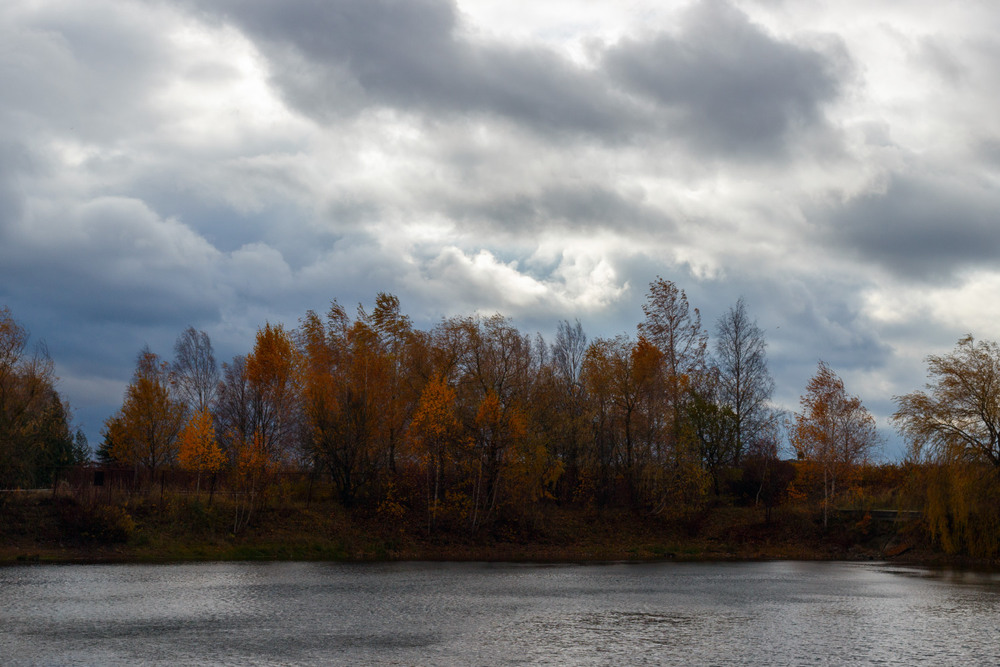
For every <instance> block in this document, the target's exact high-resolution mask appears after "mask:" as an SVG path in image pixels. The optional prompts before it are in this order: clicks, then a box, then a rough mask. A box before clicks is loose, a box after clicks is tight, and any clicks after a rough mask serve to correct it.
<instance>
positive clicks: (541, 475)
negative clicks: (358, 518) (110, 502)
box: [101, 279, 876, 532]
mask: <svg viewBox="0 0 1000 667" xmlns="http://www.w3.org/2000/svg"><path fill="white" fill-rule="evenodd" d="M643 314H644V319H643V321H642V322H641V323H639V325H638V327H637V331H636V333H635V335H634V336H633V335H626V334H622V335H619V336H615V337H613V338H598V339H596V340H588V339H587V336H586V334H585V332H584V330H583V326H582V325H581V324H580V322H579V321H576V322H573V323H570V322H569V321H563V322H561V323H560V324H559V325H558V329H557V332H556V335H555V339H554V340H553V341H552V342H551V343H547V342H545V341H544V340H543V339H542V337H541V336H540V335H536V336H534V337H532V336H529V335H526V334H524V333H522V332H520V331H518V330H517V328H515V327H514V326H513V324H512V323H511V322H510V320H508V319H506V318H504V317H501V316H500V315H494V316H491V317H481V316H474V317H453V318H446V319H443V320H442V321H441V322H440V323H438V324H437V326H435V327H433V328H432V329H430V330H427V331H423V330H419V329H417V328H415V327H414V326H413V325H412V322H411V321H410V319H409V318H408V317H407V316H406V315H404V314H403V313H402V311H401V310H400V304H399V300H398V299H397V298H396V297H394V296H392V295H389V294H379V295H378V296H377V298H376V300H375V305H374V308H373V309H371V311H370V312H369V311H368V310H366V309H365V308H363V307H359V308H358V310H357V312H356V314H354V315H351V314H349V313H348V311H347V310H346V309H344V308H343V307H342V306H341V305H340V304H338V303H336V302H334V303H333V304H332V306H331V308H330V310H329V311H328V312H327V313H326V314H325V315H324V316H320V315H319V314H317V313H315V312H307V313H306V314H305V315H304V316H303V317H302V318H301V320H300V322H299V325H298V326H297V327H296V328H294V329H286V328H285V327H284V326H283V325H281V324H271V323H268V324H266V325H265V326H264V327H263V328H262V329H260V330H259V331H258V332H257V336H256V340H255V342H254V346H253V349H252V350H251V351H250V352H249V354H247V355H246V356H237V357H236V358H234V359H233V360H231V361H230V362H228V363H224V364H222V365H221V369H219V368H218V366H217V364H216V362H215V359H214V355H213V352H212V346H211V341H210V340H209V338H208V336H207V335H206V334H205V333H204V332H198V331H195V330H194V329H193V328H191V329H188V330H187V331H185V332H184V333H183V334H182V335H181V337H180V338H179V339H178V341H177V344H176V346H175V350H174V359H173V361H170V362H167V361H164V360H162V359H160V357H158V356H157V355H156V354H154V353H153V352H152V351H150V350H148V349H146V350H143V351H142V352H141V353H140V354H139V358H138V362H137V365H136V371H135V374H134V377H133V379H132V382H131V383H130V385H129V387H128V389H127V392H126V396H125V400H124V402H123V405H122V408H121V410H120V411H119V412H118V413H117V414H116V415H114V416H112V417H111V418H110V419H108V420H107V422H106V424H105V429H104V435H105V441H104V443H103V445H102V450H101V451H102V453H103V455H104V456H105V457H106V458H108V459H111V460H115V461H118V462H120V463H123V464H127V465H131V466H135V467H136V470H137V471H144V472H145V473H147V474H149V475H150V477H152V476H153V475H155V473H156V471H157V470H158V469H160V468H162V467H164V466H175V465H179V466H181V467H184V468H186V469H188V470H193V471H197V472H199V473H201V474H208V473H212V472H215V471H218V470H223V469H225V470H228V471H230V476H231V479H234V480H235V482H233V483H234V484H235V487H236V488H237V489H239V494H240V497H241V498H244V499H246V503H247V508H246V513H247V516H248V517H249V516H251V515H252V512H253V510H254V507H255V504H257V503H259V502H261V501H262V499H264V498H266V496H267V493H268V480H269V479H271V478H272V477H273V474H274V472H276V471H279V470H282V469H297V470H303V469H304V470H316V471H323V472H324V473H325V474H327V475H328V476H329V478H330V479H332V480H333V483H334V485H335V487H336V493H337V495H338V497H339V500H340V502H341V503H342V504H343V505H344V506H347V507H351V506H356V505H359V504H362V505H368V506H371V507H376V506H377V507H383V508H385V507H395V508H398V510H399V511H412V510H413V509H414V508H419V511H420V512H421V513H422V515H423V516H424V517H425V519H426V524H427V527H428V529H429V530H434V529H435V528H436V527H438V526H442V525H446V526H447V527H448V528H449V529H452V530H454V529H461V530H469V531H473V532H474V531H476V530H477V529H478V528H480V527H481V526H484V525H486V524H490V523H491V522H493V521H494V520H495V519H496V518H497V517H498V516H501V515H502V516H505V517H510V516H515V517H516V516H523V515H524V514H526V513H530V512H531V511H532V509H533V507H535V505H536V503H537V502H539V501H540V500H542V499H550V500H555V501H558V502H563V503H566V502H572V503H593V504H594V505H596V506H599V507H606V506H618V507H628V508H631V509H634V510H636V511H640V512H648V513H657V514H659V513H664V512H674V513H676V512H684V511H688V510H691V509H696V508H699V507H701V506H703V504H704V503H705V502H706V500H707V499H709V498H711V497H718V496H720V495H723V494H728V495H734V494H735V495H742V496H744V497H750V498H753V499H754V501H755V502H761V503H764V504H766V505H768V506H770V505H773V504H774V503H775V502H777V501H778V500H780V498H781V497H782V495H783V494H784V493H785V492H786V490H787V488H788V485H789V483H790V482H791V481H792V477H793V476H794V472H795V471H794V470H793V469H792V468H791V466H789V465H788V464H787V463H782V462H781V461H779V457H778V452H779V448H780V445H781V443H782V439H783V424H784V422H783V415H781V414H780V413H779V412H778V411H777V410H776V409H775V408H774V407H773V406H772V405H771V402H770V399H771V395H772V393H773V390H774V382H773V380H772V378H771V375H770V373H769V371H768V367H767V358H766V340H765V338H764V334H763V331H762V330H761V329H760V328H759V327H758V326H757V324H756V322H755V321H754V320H753V319H752V318H751V316H750V315H749V313H748V312H747V309H746V306H745V304H744V303H743V301H742V300H740V301H738V302H737V303H736V304H735V305H733V306H732V307H731V308H730V309H729V310H728V311H727V312H726V313H725V315H723V316H722V317H721V318H720V319H719V320H718V322H716V324H715V329H714V340H710V336H709V333H708V332H707V331H706V330H705V328H704V327H703V326H702V323H701V318H700V314H699V311H698V310H697V309H696V308H692V307H691V306H690V304H689V303H688V299H687V296H686V295H685V293H684V291H683V290H681V289H679V288H678V287H677V286H676V285H675V284H674V283H672V282H670V281H667V280H663V279H657V280H656V281H655V282H653V283H652V284H651V285H650V289H649V292H648V295H647V299H646V302H645V304H644V305H643ZM710 343H711V344H710ZM817 378H818V379H817V381H816V383H817V385H816V387H814V388H813V389H812V390H811V394H810V395H812V396H813V398H812V399H811V401H812V402H811V403H810V404H809V406H807V407H808V410H806V411H804V412H803V414H802V415H798V416H797V421H796V424H797V426H796V430H795V443H796V447H797V449H798V451H799V454H800V457H801V458H803V459H810V460H815V461H816V462H817V465H818V466H819V468H818V469H820V470H821V471H822V479H823V480H824V486H823V497H824V498H828V497H829V496H830V495H831V494H833V493H834V492H835V491H836V486H835V484H836V480H837V479H838V474H839V473H842V472H843V470H844V469H845V466H846V467H851V466H855V465H857V464H858V463H861V462H863V461H865V460H866V457H867V454H868V452H869V451H870V449H871V447H872V446H873V445H874V444H875V442H876V436H875V431H874V426H873V421H872V420H871V419H870V416H869V415H868V414H867V412H866V411H864V410H863V408H862V407H861V406H860V401H858V400H857V399H852V398H851V397H849V396H848V395H847V394H846V392H845V391H844V389H843V384H842V383H841V382H840V380H839V378H837V377H836V375H835V374H833V372H832V371H831V370H830V369H829V368H828V367H826V366H825V365H821V367H820V372H819V373H818V376H817ZM838 401H839V403H838ZM852 401H853V402H852ZM804 405H805V404H804ZM852 419H853V420H854V421H855V422H857V423H853V422H852V421H851V420H852ZM824 420H827V421H830V423H833V422H834V421H835V422H836V425H837V426H836V428H837V429H844V430H845V432H846V429H847V428H853V429H854V431H853V433H854V443H853V444H852V445H851V446H850V447H843V446H841V444H840V442H839V441H837V440H836V437H834V436H832V435H831V433H832V431H831V429H830V428H829V427H828V425H827V424H826V422H824ZM831 420H833V421H831ZM865 429H868V430H865ZM839 433H840V430H838V431H837V434H838V436H839ZM813 477H815V475H814V476H813ZM817 479H818V478H817ZM839 479H840V480H841V482H843V475H842V474H841V476H840V478H839ZM826 504H827V503H826V502H824V506H826Z"/></svg>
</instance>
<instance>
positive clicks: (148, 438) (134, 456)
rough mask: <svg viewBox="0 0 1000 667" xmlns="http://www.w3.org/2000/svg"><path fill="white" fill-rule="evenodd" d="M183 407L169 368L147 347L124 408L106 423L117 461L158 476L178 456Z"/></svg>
mask: <svg viewBox="0 0 1000 667" xmlns="http://www.w3.org/2000/svg"><path fill="white" fill-rule="evenodd" d="M183 424H184V404H183V403H182V402H181V401H180V400H178V399H177V398H175V397H174V396H173V394H172V392H171V387H170V379H169V365H168V364H166V363H165V362H162V361H161V360H160V358H159V356H157V355H156V354H154V353H153V352H152V351H150V349H149V348H148V347H145V348H143V349H142V351H141V352H139V356H138V358H137V360H136V368H135V372H134V373H133V375H132V381H131V382H130V383H129V385H128V387H127V388H126V390H125V400H124V401H123V403H122V407H121V408H120V409H119V411H118V412H117V413H116V414H115V415H114V416H112V417H109V418H108V419H107V420H106V421H105V423H104V430H103V433H104V437H105V438H106V439H107V440H108V441H109V442H110V443H111V455H112V456H113V457H114V458H115V460H117V461H120V462H122V463H126V464H129V465H134V466H136V469H137V470H138V469H139V468H145V469H146V470H147V471H148V472H149V473H150V475H151V476H152V475H155V473H156V471H157V470H158V469H160V468H161V467H163V466H165V465H168V464H170V463H173V461H174V460H175V459H176V456H177V435H178V434H179V433H180V430H181V428H182V426H183Z"/></svg>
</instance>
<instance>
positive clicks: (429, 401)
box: [408, 377, 462, 531]
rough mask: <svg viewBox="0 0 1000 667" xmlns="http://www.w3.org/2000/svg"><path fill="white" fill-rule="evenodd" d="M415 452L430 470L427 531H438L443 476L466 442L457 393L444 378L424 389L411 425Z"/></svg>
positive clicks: (410, 434) (434, 379)
mask: <svg viewBox="0 0 1000 667" xmlns="http://www.w3.org/2000/svg"><path fill="white" fill-rule="evenodd" d="M408 433H409V437H410V441H411V443H412V448H413V451H414V452H415V453H416V455H417V458H418V460H419V461H420V464H421V465H422V466H423V467H424V469H425V471H426V478H427V530H428V531H431V530H433V529H434V524H435V521H436V519H437V512H438V503H439V501H440V498H441V485H442V477H443V475H444V473H445V468H446V466H447V464H448V463H449V461H450V460H452V459H454V458H456V452H455V449H456V448H457V447H458V446H459V444H460V443H461V442H462V425H461V424H460V423H459V421H458V417H457V416H456V415H455V391H454V389H452V388H451V387H450V386H448V383H447V382H445V381H444V379H443V378H441V377H436V378H433V379H432V380H431V381H430V382H428V383H427V385H426V386H425V387H424V391H423V393H422V394H421V395H420V402H419V404H418V405H417V410H416V412H415V413H414V415H413V421H412V422H410V429H409V432H408Z"/></svg>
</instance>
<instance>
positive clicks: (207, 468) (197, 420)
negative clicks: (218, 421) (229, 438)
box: [177, 408, 226, 493]
mask: <svg viewBox="0 0 1000 667" xmlns="http://www.w3.org/2000/svg"><path fill="white" fill-rule="evenodd" d="M177 439H178V442H179V447H178V453H177V462H178V463H180V464H181V467H182V468H184V469H185V470H192V471H194V472H196V473H197V474H198V477H197V481H196V483H195V493H197V492H198V491H200V490H201V475H202V473H214V472H218V471H219V470H220V469H221V468H222V464H223V463H224V462H225V460H226V457H225V455H224V454H223V453H222V449H221V448H220V447H219V444H218V443H217V442H216V439H215V426H214V423H213V418H212V413H211V412H209V411H208V408H201V409H200V410H197V411H195V413H194V414H192V415H191V418H190V419H188V421H187V423H186V424H185V425H184V428H183V429H182V430H181V432H180V435H179V436H178V438H177Z"/></svg>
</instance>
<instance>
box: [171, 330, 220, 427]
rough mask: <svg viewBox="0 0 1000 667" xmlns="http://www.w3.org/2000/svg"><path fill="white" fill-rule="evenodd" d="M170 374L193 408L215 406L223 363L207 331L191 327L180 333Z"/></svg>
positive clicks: (184, 398) (189, 407)
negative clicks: (219, 362)
mask: <svg viewBox="0 0 1000 667" xmlns="http://www.w3.org/2000/svg"><path fill="white" fill-rule="evenodd" d="M170 378H171V381H172V382H173V383H174V386H175V387H176V389H177V395H178V396H179V397H180V399H181V400H183V401H184V402H185V403H186V404H187V407H188V409H189V410H192V411H200V410H206V409H208V408H209V407H211V405H212V403H213V401H214V400H215V395H216V392H217V391H218V387H219V367H218V366H217V365H216V363H215V355H214V354H213V352H212V341H211V340H210V339H209V337H208V334H207V333H205V332H204V331H195V329H194V327H188V328H187V329H185V330H184V333H182V334H181V335H180V336H178V337H177V342H176V343H174V363H173V365H172V366H171V367H170Z"/></svg>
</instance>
